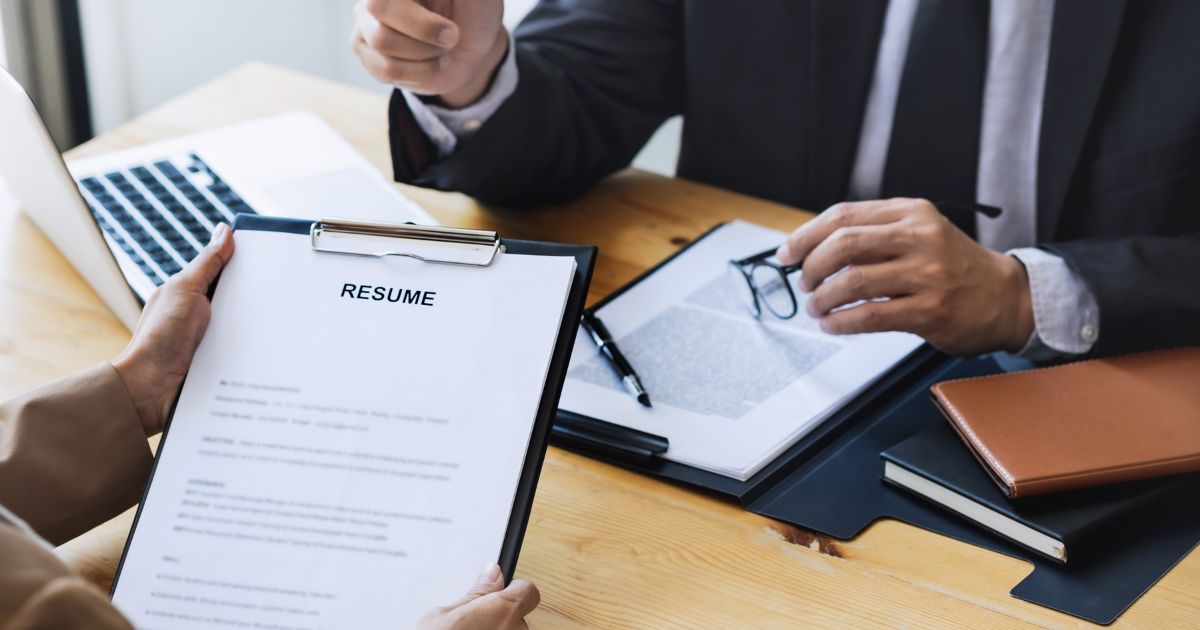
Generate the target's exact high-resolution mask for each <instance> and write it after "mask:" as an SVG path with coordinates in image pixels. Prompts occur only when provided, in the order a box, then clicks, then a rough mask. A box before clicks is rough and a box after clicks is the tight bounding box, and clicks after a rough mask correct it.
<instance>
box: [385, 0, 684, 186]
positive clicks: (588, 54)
mask: <svg viewBox="0 0 1200 630" xmlns="http://www.w3.org/2000/svg"><path fill="white" fill-rule="evenodd" d="M678 19H679V16H678V8H677V7H676V6H675V4H674V3H669V2H668V3H660V2H646V3H638V4H630V5H614V4H609V3H598V2H594V1H593V2H589V1H575V2H563V3H545V4H544V5H541V6H539V7H538V9H536V10H535V11H534V12H533V13H532V14H531V16H530V18H529V19H528V20H526V22H525V23H523V24H522V25H521V27H520V28H518V29H517V40H516V46H515V48H514V49H513V50H511V51H510V53H509V54H510V55H512V56H513V58H512V59H511V63H512V64H513V65H514V66H515V68H516V73H515V74H516V75H517V76H518V77H519V79H518V80H517V81H516V82H515V83H516V85H515V88H514V90H513V91H512V93H511V95H509V96H507V98H505V99H504V101H503V103H502V104H500V105H499V107H498V108H496V109H495V110H494V111H490V112H489V114H490V116H488V117H487V120H486V122H483V124H482V125H481V126H478V128H477V129H470V130H465V131H466V132H467V133H463V131H464V130H463V129H455V128H454V127H455V124H454V122H452V121H447V120H446V119H445V118H443V119H442V122H443V123H445V124H444V125H443V127H444V128H443V130H442V131H443V133H442V134H441V136H442V137H441V138H440V139H439V138H438V134H436V133H431V134H429V137H430V138H432V140H433V141H432V142H428V144H426V145H424V146H414V143H415V142H417V143H419V140H420V138H415V134H414V133H413V132H414V128H419V127H425V130H426V131H428V130H429V129H430V128H431V127H436V126H437V125H430V124H421V123H420V122H418V121H416V120H415V119H414V117H413V113H414V112H413V111H412V109H410V105H411V101H412V100H413V99H412V97H409V98H408V99H406V98H405V97H404V95H403V94H402V93H400V92H397V93H396V94H394V95H393V99H392V106H391V120H392V150H393V164H394V168H395V176H396V179H397V180H398V181H403V182H406V183H414V184H418V185H422V186H428V187H433V188H439V189H443V190H455V191H459V192H464V193H467V194H469V195H472V196H474V197H477V198H480V199H482V200H484V201H488V202H493V203H499V204H502V205H510V206H521V205H530V204H536V203H546V202H559V201H564V200H567V199H570V198H573V197H575V196H578V195H579V194H581V193H582V192H583V191H585V190H587V188H588V187H590V186H591V185H592V184H593V183H595V182H596V181H597V180H599V179H600V178H602V177H604V176H606V175H608V174H610V173H612V172H613V171H615V170H617V169H619V168H622V167H624V166H626V165H627V164H628V163H629V162H630V161H631V160H632V158H633V156H634V155H635V154H636V153H637V151H638V150H639V149H640V148H641V146H642V145H643V144H644V143H645V141H646V140H647V139H648V138H649V136H650V135H651V134H652V133H653V132H654V130H655V129H657V127H658V126H659V125H660V124H661V123H662V121H664V120H665V119H666V118H668V117H669V116H670V115H672V114H674V113H676V112H677V111H678V110H679V108H680V101H681V98H682V97H681V90H682V85H681V82H680V76H681V72H680V68H679V63H680V62H679V58H678V46H677V44H678V41H677V39H676V34H677V29H678ZM612 41H626V42H629V44H628V45H626V46H624V47H623V48H621V49H617V48H613V47H612V44H611V42H612ZM502 72H503V70H501V73H502ZM647 86H653V88H652V89H651V88H648V87H647ZM483 98H484V100H487V99H489V98H490V97H489V96H484V97H483ZM416 109H418V110H419V109H420V107H418V108H416ZM422 115H423V114H420V113H418V116H422ZM426 118H427V117H426ZM425 122H426V123H428V120H426V121H425ZM448 133H450V134H453V135H455V136H456V137H455V138H453V139H447V138H446V137H445V136H446V135H447V134H448ZM422 157H424V158H425V159H421V158H422Z"/></svg>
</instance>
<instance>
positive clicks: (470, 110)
mask: <svg viewBox="0 0 1200 630" xmlns="http://www.w3.org/2000/svg"><path fill="white" fill-rule="evenodd" d="M516 51H517V47H516V42H515V41H514V40H513V36H512V34H511V33H510V34H509V36H508V54H507V55H505V57H504V61H503V62H502V63H501V64H500V69H499V70H497V71H496V77H495V78H494V79H492V86H491V87H490V88H488V91H487V92H486V93H485V94H484V95H483V98H481V99H479V100H478V101H476V102H475V103H474V104H472V105H469V106H467V107H464V108H462V109H451V108H449V107H441V106H438V105H432V104H430V103H426V102H425V101H423V100H421V97H420V96H418V95H416V94H413V93H412V92H410V91H408V90H402V92H403V94H404V100H405V101H406V102H407V103H408V107H409V109H410V110H411V111H412V113H413V117H414V118H415V119H416V121H417V124H418V125H420V127H421V130H422V131H424V132H425V135H427V136H429V140H430V141H431V142H433V146H434V147H436V148H437V150H438V157H446V156H447V155H450V154H451V153H453V152H454V149H455V147H457V146H458V142H459V141H460V140H465V139H467V138H469V137H471V136H472V135H474V134H475V132H477V131H479V128H480V127H482V126H483V125H484V123H486V122H487V121H488V119H489V118H491V117H492V115H493V114H495V113H496V110H498V109H500V106H501V105H503V104H504V101H506V100H508V97H510V96H512V95H513V92H516V91H517V80H518V76H517V53H516Z"/></svg>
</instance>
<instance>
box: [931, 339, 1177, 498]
mask: <svg viewBox="0 0 1200 630" xmlns="http://www.w3.org/2000/svg"><path fill="white" fill-rule="evenodd" d="M932 389H933V397H934V400H935V401H936V402H937V404H938V406H939V407H940V408H941V410H942V412H943V413H944V414H946V418H947V419H949V420H950V424H951V425H952V426H953V427H954V429H955V430H956V431H957V432H958V434H959V436H960V437H962V439H963V441H964V442H966V443H967V446H969V447H970V449H971V452H972V453H974V455H975V458H976V459H977V460H979V462H980V463H981V464H982V465H983V467H984V468H985V469H986V470H987V471H988V473H989V474H990V475H991V477H992V479H993V480H994V481H995V482H996V483H997V484H998V485H999V486H1000V488H1001V489H1002V490H1004V493H1005V494H1006V495H1007V496H1008V497H1009V498H1017V497H1027V496H1033V495H1038V494H1048V493H1051V492H1060V491H1063V490H1073V489H1076V488H1085V487H1089V486H1099V485H1104V484H1110V483H1117V482H1121V481H1132V480H1134V479H1144V478H1147V477H1158V476H1163V475H1173V474H1178V473H1184V472H1191V471H1196V470H1200V348H1181V349H1176V350H1163V351H1159V352H1148V353H1145V354H1136V355H1129V356H1123V357H1116V358H1111V359H1095V360H1090V361H1081V362H1078V363H1069V364H1065V365H1059V366H1055V367H1048V368H1041V369H1036V370H1029V371H1025V372H1015V373H1011V374H1000V375H996V376H984V377H979V378H969V379H962V380H955V381H947V382H944V383H938V384H936V385H934V386H933V388H932Z"/></svg>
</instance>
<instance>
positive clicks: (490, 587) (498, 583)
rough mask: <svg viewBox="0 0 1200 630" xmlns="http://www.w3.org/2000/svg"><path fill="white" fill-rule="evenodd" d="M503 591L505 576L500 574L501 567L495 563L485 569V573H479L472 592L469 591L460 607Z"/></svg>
mask: <svg viewBox="0 0 1200 630" xmlns="http://www.w3.org/2000/svg"><path fill="white" fill-rule="evenodd" d="M503 589H504V576H503V575H501V573H500V565H498V564H495V563H492V564H489V565H487V566H486V567H484V568H483V571H480V572H479V577H477V578H475V584H474V585H472V586H471V590H469V591H467V595H466V596H465V597H463V599H462V600H461V601H460V602H459V604H458V605H462V604H465V603H467V602H469V601H471V600H473V599H478V598H480V597H483V596H484V595H487V594H488V593H495V592H496V591H500V590H503Z"/></svg>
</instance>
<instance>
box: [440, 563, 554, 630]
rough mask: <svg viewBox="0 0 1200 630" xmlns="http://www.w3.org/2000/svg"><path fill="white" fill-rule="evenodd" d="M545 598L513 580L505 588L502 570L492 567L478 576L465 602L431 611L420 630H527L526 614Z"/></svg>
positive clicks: (464, 598) (523, 582)
mask: <svg viewBox="0 0 1200 630" xmlns="http://www.w3.org/2000/svg"><path fill="white" fill-rule="evenodd" d="M541 599H542V597H541V595H539V594H538V590H537V587H536V586H534V585H533V584H530V583H529V582H526V581H525V580H513V581H512V583H510V584H509V585H508V588H505V587H504V577H503V576H502V575H500V567H498V566H495V565H493V566H490V567H488V568H486V569H484V570H483V573H480V574H479V578H478V579H477V580H476V581H475V586H472V587H471V590H470V591H469V592H468V593H467V595H466V596H465V597H463V598H462V599H460V600H458V601H456V602H454V603H453V604H450V605H449V606H445V607H443V608H438V609H436V610H433V611H431V612H430V613H429V614H427V615H425V618H424V619H422V620H421V624H420V626H419V627H420V628H421V630H471V629H475V628H478V629H480V630H484V629H491V628H496V629H498V630H504V629H508V628H528V627H529V626H527V625H525V615H528V614H529V613H531V612H533V609H534V608H537V607H538V602H540V601H541Z"/></svg>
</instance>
